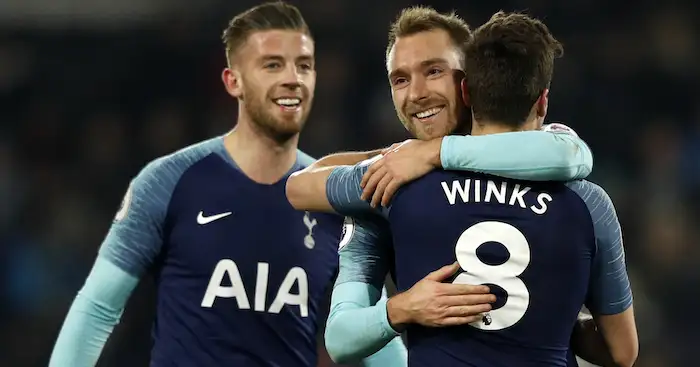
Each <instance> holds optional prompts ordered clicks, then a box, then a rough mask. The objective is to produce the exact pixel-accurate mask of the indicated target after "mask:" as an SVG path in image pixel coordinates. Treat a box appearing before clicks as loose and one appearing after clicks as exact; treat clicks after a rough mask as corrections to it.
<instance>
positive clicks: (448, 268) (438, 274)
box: [425, 261, 459, 282]
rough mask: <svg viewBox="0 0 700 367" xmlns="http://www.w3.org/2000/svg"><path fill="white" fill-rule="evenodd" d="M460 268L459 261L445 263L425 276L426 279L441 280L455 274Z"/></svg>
mask: <svg viewBox="0 0 700 367" xmlns="http://www.w3.org/2000/svg"><path fill="white" fill-rule="evenodd" d="M457 270H459V263H458V262H456V261H455V262H453V263H452V264H450V265H445V266H443V267H441V268H440V269H438V270H435V271H433V272H432V273H430V274H428V275H426V276H425V279H430V280H433V281H436V282H441V281H443V280H445V279H447V278H449V277H450V276H452V275H454V273H456V272H457Z"/></svg>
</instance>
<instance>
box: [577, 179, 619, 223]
mask: <svg viewBox="0 0 700 367" xmlns="http://www.w3.org/2000/svg"><path fill="white" fill-rule="evenodd" d="M566 186H567V187H568V188H569V189H571V190H572V191H573V192H575V193H576V194H577V195H578V197H579V198H580V199H581V201H583V202H584V203H585V204H586V207H587V208H588V212H589V213H590V216H591V221H592V223H593V227H594V228H595V230H596V233H597V234H599V235H600V234H601V233H603V232H606V233H607V232H611V231H612V232H618V233H619V228H620V224H619V221H618V218H617V212H616V211H615V205H614V204H613V202H612V199H610V195H608V193H607V192H606V191H605V189H603V188H602V187H601V186H599V185H597V184H595V183H593V182H590V181H586V180H577V181H571V182H568V183H567V184H566Z"/></svg>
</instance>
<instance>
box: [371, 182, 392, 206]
mask: <svg viewBox="0 0 700 367" xmlns="http://www.w3.org/2000/svg"><path fill="white" fill-rule="evenodd" d="M389 182H391V175H389V174H385V175H384V177H382V179H381V180H380V181H379V183H378V184H377V188H376V189H374V195H372V203H371V204H372V207H373V208H376V207H377V206H378V205H380V204H381V203H382V196H384V190H386V187H387V186H388V185H389Z"/></svg>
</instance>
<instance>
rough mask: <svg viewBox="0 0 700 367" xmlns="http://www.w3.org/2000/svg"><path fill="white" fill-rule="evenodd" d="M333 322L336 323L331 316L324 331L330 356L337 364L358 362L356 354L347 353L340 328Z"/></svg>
mask: <svg viewBox="0 0 700 367" xmlns="http://www.w3.org/2000/svg"><path fill="white" fill-rule="evenodd" d="M333 324H334V323H333V322H332V320H331V319H330V318H329V319H328V323H327V324H326V331H325V333H324V341H325V344H326V351H327V352H328V356H330V357H331V360H333V362H334V363H337V364H351V363H353V362H357V361H358V360H359V358H355V356H353V355H352V354H350V353H347V348H343V345H344V344H343V340H342V339H343V338H341V337H340V336H339V335H338V332H337V331H338V330H336V329H337V327H335V326H334V325H333ZM346 342H347V341H346Z"/></svg>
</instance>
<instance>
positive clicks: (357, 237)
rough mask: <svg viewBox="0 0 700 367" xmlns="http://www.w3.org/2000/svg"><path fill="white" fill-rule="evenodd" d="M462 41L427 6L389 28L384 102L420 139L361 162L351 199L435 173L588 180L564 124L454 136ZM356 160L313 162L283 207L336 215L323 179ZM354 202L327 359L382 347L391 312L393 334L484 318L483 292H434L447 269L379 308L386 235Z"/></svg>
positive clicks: (465, 31)
mask: <svg viewBox="0 0 700 367" xmlns="http://www.w3.org/2000/svg"><path fill="white" fill-rule="evenodd" d="M470 39H471V31H470V29H469V27H468V26H467V24H466V23H465V22H464V21H463V20H461V19H460V18H459V17H457V16H456V15H455V14H441V13H438V12H436V11H435V10H433V9H431V8H428V7H413V8H408V9H405V10H404V11H403V12H402V13H401V15H400V16H399V17H398V19H397V20H396V22H395V23H393V24H392V26H391V30H390V33H389V44H388V47H387V53H386V57H387V71H388V75H389V82H390V85H391V91H392V99H393V102H394V107H395V109H396V111H397V115H398V117H399V119H400V120H401V122H402V123H403V125H404V126H405V127H406V129H407V130H409V131H410V132H411V133H412V134H413V135H414V136H415V137H417V138H419V139H420V140H410V141H407V142H404V143H403V144H401V145H400V146H398V148H394V149H388V150H384V153H385V156H383V157H382V156H377V157H376V158H374V159H372V160H370V161H366V162H364V163H362V164H361V166H365V167H364V170H367V169H366V166H368V165H369V166H370V168H369V170H367V173H368V174H366V175H365V176H364V177H362V181H361V182H360V177H355V176H353V177H347V178H348V180H347V181H346V182H345V183H347V184H350V183H351V184H352V185H353V186H352V189H351V191H352V195H354V193H355V191H354V190H357V189H359V188H360V185H362V186H363V187H365V193H364V194H363V198H365V199H370V198H371V201H372V204H373V205H375V206H376V205H379V204H380V203H382V204H383V205H384V206H385V207H386V206H389V205H390V203H389V199H390V198H391V195H386V196H385V195H384V193H387V192H388V193H391V192H394V191H395V190H396V189H398V187H399V186H400V185H401V184H404V183H406V182H408V181H410V180H412V179H415V178H418V177H420V176H421V175H424V174H426V173H427V172H429V171H431V170H433V169H435V168H444V169H451V170H466V171H470V170H471V171H476V172H482V173H489V174H492V175H496V176H501V177H506V178H514V179H526V180H532V181H549V180H559V181H566V180H570V179H574V178H583V177H586V176H587V175H588V174H589V173H590V171H591V168H592V156H591V152H590V150H589V149H588V147H587V146H586V144H585V143H584V142H583V141H582V140H580V139H579V138H578V136H577V135H576V133H575V132H574V131H573V130H571V129H570V128H568V127H566V126H564V125H560V124H551V125H546V126H545V128H544V129H543V131H526V132H512V133H504V134H493V135H483V136H463V135H460V134H464V133H465V132H468V131H469V130H470V128H471V120H470V118H469V117H470V115H471V114H470V113H464V112H465V111H467V112H468V110H467V109H466V108H465V107H464V105H463V104H462V100H461V99H462V93H461V90H460V87H461V84H462V83H461V82H462V78H463V77H464V72H463V71H462V70H464V63H465V59H464V52H465V49H466V46H467V44H468V42H469V41H470ZM467 77H468V76H467ZM464 102H468V101H466V100H465V101H464ZM447 134H456V135H453V136H445V135H447ZM387 152H388V154H387ZM368 153H372V152H368ZM366 155H371V154H366ZM397 157H398V158H397ZM363 159H364V157H363V154H362V153H356V154H353V153H338V154H334V155H330V156H328V157H325V158H323V159H322V160H320V161H319V162H317V163H316V164H314V165H312V166H310V167H309V168H307V169H305V170H303V171H301V172H299V173H295V174H294V175H292V177H290V179H289V180H288V181H287V198H288V199H289V201H290V203H291V204H292V205H293V206H294V207H295V208H297V209H301V210H312V211H322V212H334V211H337V210H336V208H334V207H333V206H331V204H330V201H333V200H336V201H337V200H345V199H347V197H345V196H344V194H343V193H342V192H338V191H335V190H333V189H330V188H331V187H332V185H331V184H330V183H329V182H328V176H329V174H330V173H331V172H332V171H333V170H334V169H337V168H338V166H342V165H353V164H356V163H358V162H361V161H362V160H363ZM397 167H398V169H397ZM346 168H347V167H346ZM353 172H357V171H353ZM372 173H375V174H374V175H373V174H372ZM377 178H378V179H377ZM335 183H336V184H338V183H339V182H338V181H337V180H336V182H335ZM336 186H338V185H336ZM348 187H350V186H348ZM349 190H350V189H349ZM355 203H356V204H357V205H354V206H353V208H354V209H353V208H348V207H344V208H342V210H343V211H345V213H346V214H350V213H355V214H357V217H356V218H354V219H350V220H346V229H345V231H346V234H347V233H350V234H351V236H349V237H346V238H345V241H344V242H343V243H341V249H340V273H339V275H338V280H337V281H336V284H335V287H334V290H333V301H332V309H331V314H330V317H329V320H328V325H327V329H326V345H327V347H328V351H329V353H330V354H331V356H332V357H333V358H334V360H336V361H338V362H351V361H355V360H357V359H359V358H362V357H363V356H365V355H367V354H368V353H373V352H374V351H376V350H378V349H379V348H381V347H382V346H383V345H384V344H385V343H386V342H387V341H389V340H392V338H394V337H395V336H396V335H397V331H396V330H395V328H394V327H392V324H390V322H389V314H390V313H391V312H394V313H397V312H398V314H399V315H400V318H399V319H400V321H399V322H397V323H395V324H394V326H395V327H397V328H398V329H403V328H404V327H414V326H415V324H418V325H422V326H429V327H440V326H454V325H464V324H468V323H471V322H474V321H477V320H481V319H482V315H481V313H482V312H486V311H489V310H490V309H491V305H490V302H493V299H494V297H493V295H490V294H488V292H489V289H488V287H484V286H473V285H468V284H446V283H443V281H445V280H449V279H450V278H451V277H452V276H453V275H454V273H455V272H457V271H458V269H459V266H458V265H456V264H453V265H449V266H445V267H444V268H442V269H439V270H436V271H434V272H432V273H430V274H429V275H428V276H426V277H425V278H423V279H422V280H420V281H419V282H417V283H416V285H415V286H414V287H412V288H411V289H410V290H407V291H406V292H404V293H403V294H402V297H395V298H394V299H393V303H392V304H387V303H386V301H382V300H380V294H381V286H382V284H383V281H384V279H385V276H386V275H387V273H389V272H390V271H392V275H394V270H395V269H394V264H393V258H394V249H393V248H392V243H391V241H392V238H391V232H390V230H389V228H388V227H387V222H386V221H385V220H383V219H381V218H380V217H378V216H376V215H369V216H368V215H366V214H365V209H366V206H365V205H363V204H362V203H357V202H355ZM355 209H356V210H355ZM384 209H386V208H381V210H384ZM381 210H380V211H381ZM414 228H417V227H414ZM423 245H424V246H427V247H430V246H432V245H434V244H431V243H424V244H423ZM597 336H598V335H596V336H595V337H597ZM603 353H607V351H603Z"/></svg>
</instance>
